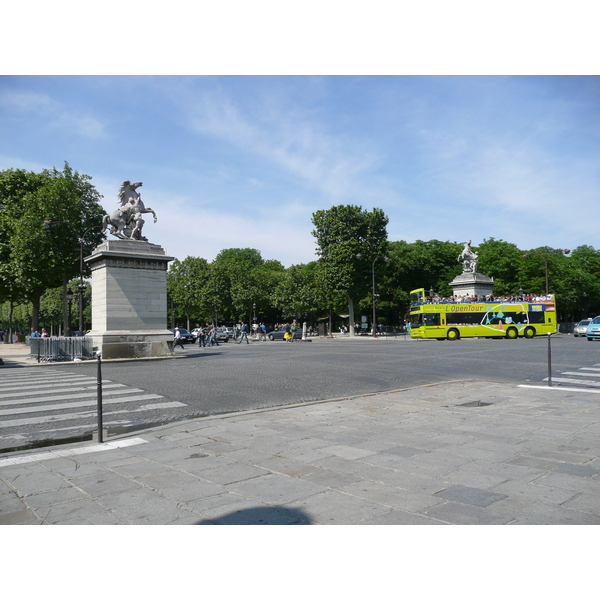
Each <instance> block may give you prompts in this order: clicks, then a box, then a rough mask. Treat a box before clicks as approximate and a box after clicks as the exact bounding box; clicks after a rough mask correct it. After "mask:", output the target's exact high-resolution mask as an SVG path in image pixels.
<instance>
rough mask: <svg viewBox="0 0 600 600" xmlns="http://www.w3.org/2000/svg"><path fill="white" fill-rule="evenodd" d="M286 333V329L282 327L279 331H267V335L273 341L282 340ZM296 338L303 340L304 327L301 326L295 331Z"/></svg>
mask: <svg viewBox="0 0 600 600" xmlns="http://www.w3.org/2000/svg"><path fill="white" fill-rule="evenodd" d="M284 333H285V329H284V328H283V327H282V328H281V329H279V330H278V331H271V332H270V333H267V337H268V338H269V339H270V340H271V341H274V340H282V339H283V335H284ZM294 339H295V340H301V339H302V329H300V328H297V329H296V331H295V332H294Z"/></svg>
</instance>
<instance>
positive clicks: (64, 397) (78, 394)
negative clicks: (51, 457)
mask: <svg viewBox="0 0 600 600" xmlns="http://www.w3.org/2000/svg"><path fill="white" fill-rule="evenodd" d="M102 407H103V411H102V412H103V428H105V429H110V428H126V427H132V426H134V425H141V424H143V423H160V422H165V421H168V420H171V419H172V418H173V416H174V414H175V415H176V414H177V413H178V412H179V413H182V414H183V411H181V409H182V408H184V409H185V408H186V407H187V405H186V404H183V403H182V402H170V401H168V399H167V398H165V397H164V396H160V395H158V394H150V393H146V392H145V391H144V390H142V389H138V388H134V387H130V386H127V385H124V384H121V383H115V382H113V381H110V380H107V379H103V380H102ZM178 409H179V410H178ZM97 426H98V412H97V380H96V377H91V376H88V375H84V374H79V373H73V372H68V371H63V370H62V369H60V370H58V369H56V368H43V367H41V368H36V369H15V370H12V369H11V370H10V372H9V371H8V370H3V371H2V375H1V376H0V449H7V448H14V447H18V446H24V445H27V444H30V443H33V442H40V441H42V440H43V441H47V440H53V441H56V440H60V439H61V438H63V439H64V438H71V437H81V436H84V435H89V434H90V433H92V432H94V431H97Z"/></svg>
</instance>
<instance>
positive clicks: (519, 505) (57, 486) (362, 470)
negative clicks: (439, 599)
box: [0, 381, 600, 525]
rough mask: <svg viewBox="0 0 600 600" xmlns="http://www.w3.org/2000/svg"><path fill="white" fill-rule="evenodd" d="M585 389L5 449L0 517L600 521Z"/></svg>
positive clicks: (598, 430)
mask: <svg viewBox="0 0 600 600" xmlns="http://www.w3.org/2000/svg"><path fill="white" fill-rule="evenodd" d="M580 396H584V397H585V394H583V393H580V394H578V397H577V398H576V399H573V397H572V394H571V393H569V392H568V391H561V390H560V389H558V388H552V389H548V390H541V389H533V388H532V389H527V388H517V387H513V386H511V385H509V384H501V383H498V382H487V381H462V382H452V383H446V384H439V385H433V386H432V385H429V386H423V387H419V388H413V389H407V390H404V391H396V392H392V393H382V394H377V395H368V396H364V397H356V398H352V399H346V400H332V401H327V402H320V403H308V404H305V405H295V406H289V407H288V406H284V407H277V408H271V409H264V410H255V411H249V412H247V413H237V414H229V415H216V416H212V417H207V418H204V419H201V420H198V419H194V420H193V421H189V422H181V423H177V424H171V425H166V426H162V427H157V428H155V429H151V430H146V431H144V432H142V433H140V432H138V433H137V434H128V435H122V436H115V437H111V438H110V439H109V440H107V443H105V444H96V443H93V442H82V443H77V444H71V445H67V446H55V447H52V448H50V449H44V450H39V449H38V450H28V451H24V452H15V453H5V454H0V524H23V525H33V524H65V525H67V524H74V525H75V524H80V525H84V524H85V525H93V524H104V525H111V524H178V525H190V524H203V525H216V524H232V525H241V524H255V525H266V524H274V525H292V524H294V525H304V524H321V525H327V524H341V525H355V524H369V525H434V524H436V525H443V524H455V525H506V524H515V525H517V524H569V525H576V524H581V525H595V524H600V405H598V404H597V403H596V402H595V400H596V398H593V399H592V400H593V401H587V400H584V399H582V398H580ZM477 398H482V399H483V398H485V399H486V403H487V405H486V406H470V407H466V406H464V404H465V399H468V400H469V401H470V402H472V401H473V400H474V399H477ZM65 449H70V450H72V452H71V451H69V452H67V453H65Z"/></svg>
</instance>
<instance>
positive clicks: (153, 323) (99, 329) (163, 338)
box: [85, 240, 173, 358]
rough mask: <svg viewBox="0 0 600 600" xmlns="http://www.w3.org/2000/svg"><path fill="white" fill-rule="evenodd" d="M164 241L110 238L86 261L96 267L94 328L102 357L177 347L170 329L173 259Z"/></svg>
mask: <svg viewBox="0 0 600 600" xmlns="http://www.w3.org/2000/svg"><path fill="white" fill-rule="evenodd" d="M171 260H173V257H171V256H166V255H165V251H164V249H163V248H162V247H161V246H158V245H156V244H150V243H149V242H142V241H137V240H106V241H105V242H103V243H102V244H100V245H99V246H98V247H97V248H96V249H95V250H94V252H93V253H92V254H91V255H90V256H88V257H87V258H86V259H85V261H86V262H87V263H88V264H89V265H90V268H91V270H92V331H91V333H90V334H89V335H90V336H91V337H92V338H93V339H94V346H97V347H98V350H99V351H101V352H102V358H135V357H142V356H161V355H167V354H171V353H172V342H173V334H172V333H171V332H170V331H169V330H168V329H167V327H166V323H167V265H168V263H169V261H171Z"/></svg>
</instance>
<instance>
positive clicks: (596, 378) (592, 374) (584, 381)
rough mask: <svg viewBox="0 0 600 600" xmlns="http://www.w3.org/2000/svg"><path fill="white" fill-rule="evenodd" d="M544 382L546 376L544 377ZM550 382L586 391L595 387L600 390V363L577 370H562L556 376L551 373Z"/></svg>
mask: <svg viewBox="0 0 600 600" xmlns="http://www.w3.org/2000/svg"><path fill="white" fill-rule="evenodd" d="M543 381H545V382H547V381H548V377H545V378H544V380H543ZM552 383H553V384H554V383H559V384H561V387H562V386H563V385H568V386H575V388H576V389H578V388H586V389H587V390H588V391H590V390H593V389H597V390H599V391H600V364H596V365H593V366H591V367H581V368H579V369H577V371H563V372H561V373H560V374H559V375H558V376H555V375H552Z"/></svg>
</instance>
